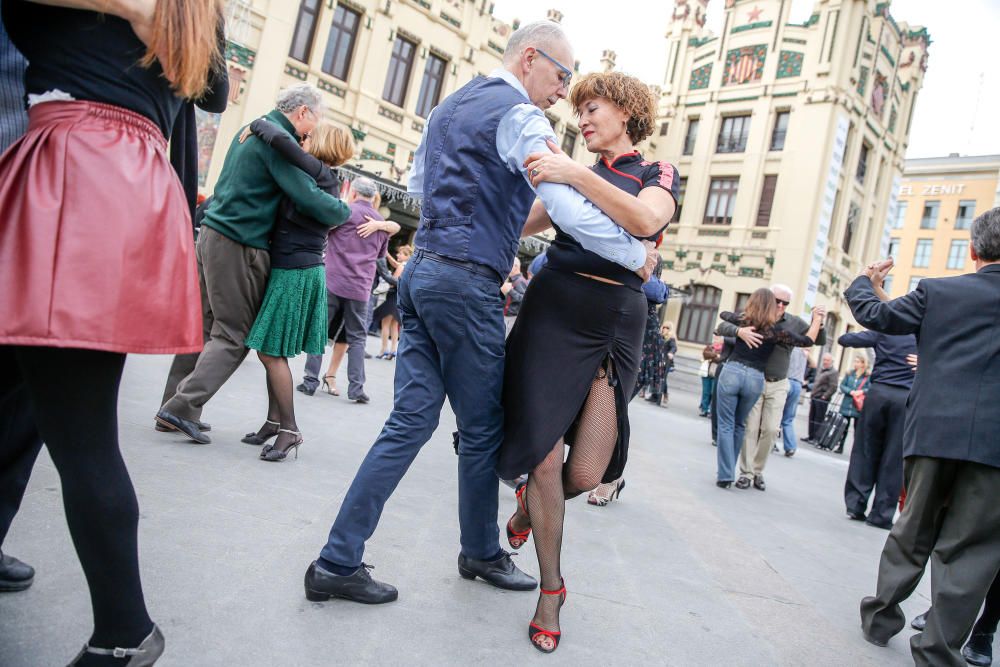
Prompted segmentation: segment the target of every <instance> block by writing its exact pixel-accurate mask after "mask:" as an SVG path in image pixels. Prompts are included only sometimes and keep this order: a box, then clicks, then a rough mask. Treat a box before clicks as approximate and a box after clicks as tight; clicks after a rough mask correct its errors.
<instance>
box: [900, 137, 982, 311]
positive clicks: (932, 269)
mask: <svg viewBox="0 0 1000 667" xmlns="http://www.w3.org/2000/svg"><path fill="white" fill-rule="evenodd" d="M994 206H1000V155H974V156H962V157H959V156H958V155H950V156H948V157H940V158H924V159H919V160H907V161H906V166H905V167H904V169H903V181H902V186H901V187H900V190H899V202H898V204H897V206H896V217H895V219H894V224H893V225H892V229H891V230H890V237H889V249H888V254H889V255H891V256H892V257H893V258H894V259H895V260H896V265H895V267H894V268H893V270H892V272H891V273H890V274H889V278H888V282H889V285H888V287H887V289H886V291H887V292H888V293H889V295H890V296H892V297H897V296H902V295H903V294H906V293H907V292H909V291H910V290H912V289H913V288H915V287H916V286H917V283H918V282H919V281H920V279H921V278H939V277H942V276H954V275H958V274H961V273H971V272H972V271H975V265H974V264H973V262H972V260H971V259H969V226H970V225H971V224H972V220H973V219H974V218H975V217H976V216H977V215H980V214H982V213H985V212H986V211H988V210H989V209H991V208H993V207H994Z"/></svg>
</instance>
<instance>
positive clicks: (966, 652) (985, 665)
mask: <svg viewBox="0 0 1000 667" xmlns="http://www.w3.org/2000/svg"><path fill="white" fill-rule="evenodd" d="M962 657H963V658H965V661H966V662H967V663H969V664H970V665H975V666H976V667H989V666H990V665H992V664H993V633H992V632H991V633H989V634H987V633H985V632H973V633H972V636H971V637H969V643H967V644H966V645H965V646H963V647H962Z"/></svg>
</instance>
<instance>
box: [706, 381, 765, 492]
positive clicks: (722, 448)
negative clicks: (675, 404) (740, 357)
mask: <svg viewBox="0 0 1000 667" xmlns="http://www.w3.org/2000/svg"><path fill="white" fill-rule="evenodd" d="M716 391H717V392H718V395H717V397H716V409H717V412H718V417H719V437H718V450H717V451H716V456H717V457H718V458H717V462H718V472H717V475H716V479H717V480H719V481H720V482H732V481H734V480H735V475H736V471H735V467H736V457H737V456H739V453H740V447H741V446H742V445H743V434H744V432H745V431H746V426H747V415H749V414H750V410H752V409H753V406H754V403H756V402H757V399H758V398H760V395H761V393H763V391H764V374H763V373H761V372H760V371H758V370H756V369H754V368H750V367H749V366H744V365H743V364H741V363H739V362H738V361H728V362H726V365H725V366H724V367H723V369H722V373H720V374H719V383H718V385H717V386H716Z"/></svg>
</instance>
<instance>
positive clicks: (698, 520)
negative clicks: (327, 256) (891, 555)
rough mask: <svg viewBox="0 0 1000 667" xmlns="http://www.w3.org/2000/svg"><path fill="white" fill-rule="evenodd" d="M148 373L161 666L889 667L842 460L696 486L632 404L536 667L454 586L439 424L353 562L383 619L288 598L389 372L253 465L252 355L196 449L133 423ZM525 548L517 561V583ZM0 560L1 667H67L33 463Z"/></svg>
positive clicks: (154, 375) (130, 393)
mask: <svg viewBox="0 0 1000 667" xmlns="http://www.w3.org/2000/svg"><path fill="white" fill-rule="evenodd" d="M374 345H376V342H375V341H369V347H372V346H374ZM169 362H170V359H169V358H166V357H140V356H132V357H130V358H129V360H128V363H127V365H126V369H125V379H124V383H123V386H122V391H121V404H120V417H121V441H122V446H123V450H124V453H125V458H126V460H127V462H128V465H129V468H130V470H131V473H132V477H133V480H134V482H135V486H136V489H137V491H138V494H139V504H140V508H141V513H142V514H141V517H142V518H141V521H140V524H139V543H140V550H141V565H142V573H143V584H144V588H145V591H146V597H147V601H148V604H149V608H150V613H151V615H152V617H153V619H154V620H155V621H156V622H157V623H159V625H160V627H161V628H162V629H163V632H164V634H165V635H166V638H167V652H166V654H165V655H164V657H163V659H162V660H161V661H160V662H159V663H158V664H160V665H164V666H165V667H169V666H170V665H184V666H199V667H200V666H203V665H204V666H210V665H211V666H214V665H237V664H238V665H246V666H258V665H260V666H265V665H267V666H270V665H296V666H300V665H301V666H308V665H334V664H347V665H357V664H371V665H428V664H436V665H441V664H445V665H459V664H461V665H467V664H490V665H494V664H505V663H515V664H516V663H520V662H521V661H528V663H530V664H535V663H536V661H537V662H538V664H541V661H544V663H545V664H548V665H553V664H583V663H587V662H600V663H617V664H623V665H637V664H654V665H716V664H721V663H726V664H732V665H754V666H759V665H811V666H818V665H831V666H832V665H837V666H843V665H852V666H854V665H908V664H911V660H910V657H909V646H908V643H907V638H908V637H909V635H910V634H911V632H910V630H909V629H907V630H906V631H904V632H903V633H901V634H900V635H899V636H897V637H896V638H895V639H893V640H892V641H891V642H890V644H889V646H888V648H883V649H879V648H876V647H874V646H871V645H869V644H867V643H866V642H865V641H864V640H863V639H862V637H861V632H860V629H859V621H858V602H859V601H860V599H861V597H862V596H864V595H867V594H870V593H871V592H872V591H873V590H874V585H875V574H876V566H877V563H878V556H879V552H880V550H881V547H882V544H883V542H884V540H885V537H886V533H885V532H884V531H881V530H878V529H875V528H870V527H868V526H865V525H864V524H859V523H856V522H853V521H849V520H847V519H846V518H845V516H844V510H843V502H842V500H841V498H842V489H843V481H844V475H845V472H846V469H847V463H846V456H836V455H832V454H827V453H821V452H818V451H816V450H814V449H812V448H808V447H807V448H806V449H804V450H800V453H799V454H798V455H797V456H795V457H794V458H791V459H787V458H785V457H783V456H778V455H775V456H773V457H772V459H771V461H770V463H769V466H768V469H767V481H768V490H767V491H766V492H765V493H761V492H759V491H756V490H753V489H749V490H746V491H737V490H728V491H723V490H720V489H717V488H716V487H715V485H714V473H715V450H714V449H713V448H712V446H711V444H710V440H709V437H708V432H709V425H708V421H707V420H705V419H700V418H699V417H698V416H697V408H696V402H697V398H698V397H697V396H695V395H693V394H691V393H687V392H686V391H685V390H684V389H683V388H680V387H678V388H676V389H675V391H674V392H673V394H672V395H671V402H670V407H669V408H668V409H661V408H658V407H654V406H652V405H650V404H649V403H646V402H643V401H636V402H634V403H633V405H632V411H631V414H632V445H631V459H630V461H629V467H628V469H627V471H626V472H627V475H626V478H627V481H628V486H627V488H626V489H625V491H624V494H623V497H622V499H621V501H620V502H618V501H616V502H614V503H612V504H611V505H609V506H608V507H606V508H596V507H591V506H588V505H587V504H586V502H585V500H584V498H579V499H576V500H574V501H572V502H571V503H570V506H569V507H568V508H567V526H566V537H565V542H564V572H565V576H566V584H567V587H568V589H569V597H568V600H567V604H566V606H565V607H564V608H563V613H562V629H563V632H564V640H563V643H562V645H561V646H560V647H559V650H558V651H557V652H556V653H555V654H554V655H551V656H543V655H542V654H540V653H537V652H536V651H534V650H533V649H532V648H531V647H530V646H529V644H528V640H527V632H526V628H527V624H528V621H529V620H530V618H531V615H532V612H533V609H534V603H535V594H534V593H512V592H506V591H500V590H497V589H493V588H491V587H489V586H487V585H485V584H483V583H482V582H479V581H477V582H475V583H471V582H467V581H464V580H462V579H461V578H460V577H459V576H458V574H457V572H456V565H455V560H456V557H457V555H458V532H457V531H458V527H457V518H456V497H457V486H456V473H455V469H456V460H455V455H454V453H453V452H452V447H451V431H452V430H453V427H454V417H453V415H452V414H451V413H450V412H448V411H447V410H446V412H445V414H444V415H442V420H441V426H440V428H439V429H438V431H437V433H436V434H435V436H434V438H433V439H432V440H431V442H430V443H429V444H428V446H427V447H426V448H425V451H423V452H422V453H421V455H420V456H419V457H418V458H417V460H416V462H415V463H414V464H413V466H412V468H411V469H410V471H409V474H408V475H407V476H406V477H405V478H404V479H403V481H402V483H401V484H400V486H399V488H398V489H397V491H396V493H395V495H394V496H393V498H392V499H391V500H390V502H389V504H388V506H387V508H386V512H385V514H384V516H383V520H382V524H381V526H380V527H379V530H378V531H377V532H376V534H375V536H374V538H373V539H372V540H371V542H370V543H369V545H368V550H367V552H366V555H365V559H366V562H369V563H374V564H375V565H376V566H377V569H376V570H375V571H374V575H375V576H376V577H380V578H384V579H385V580H387V581H389V582H391V583H393V584H395V585H396V586H398V588H399V589H400V598H399V601H398V602H395V603H392V604H389V605H386V606H382V607H368V606H364V605H358V604H354V603H349V602H343V601H339V602H338V601H332V602H328V603H323V604H318V603H310V602H307V601H306V600H305V598H304V597H303V593H302V576H303V573H304V572H305V569H306V566H307V565H308V564H309V562H310V561H311V560H312V559H313V558H315V557H316V555H317V553H318V551H319V548H320V547H321V546H322V544H323V543H324V541H325V538H326V534H327V531H328V529H329V526H330V523H331V521H332V520H333V518H334V516H335V515H336V512H337V509H338V508H339V505H340V502H341V499H342V498H343V495H344V493H345V491H346V489H347V486H348V484H349V483H350V481H351V478H352V476H353V474H354V472H355V470H356V469H357V466H358V464H359V462H360V460H361V459H362V457H363V456H364V455H365V452H366V451H367V449H368V446H369V445H370V444H371V442H372V441H373V439H374V438H375V436H376V435H377V434H378V432H379V429H380V427H381V425H382V422H383V420H384V418H385V416H386V415H387V414H388V411H389V409H390V405H391V387H392V369H393V363H392V362H386V361H378V360H371V361H369V362H368V376H369V380H368V386H367V389H368V393H369V394H370V395H371V396H372V402H371V403H370V404H369V405H356V404H353V403H350V402H348V401H347V399H346V398H345V397H344V396H341V397H333V396H328V395H320V394H317V395H316V396H315V397H313V398H307V397H304V396H301V395H299V394H297V395H296V399H297V406H296V407H297V409H298V413H299V423H300V425H301V427H302V430H303V433H304V436H305V444H304V445H303V446H302V448H301V453H300V456H299V459H298V460H289V461H287V462H285V463H282V464H268V463H263V462H261V461H259V460H258V459H257V452H258V448H256V447H251V446H248V445H244V444H242V443H240V442H239V439H240V437H241V436H242V435H243V434H244V433H246V432H248V431H251V430H254V429H256V428H257V426H259V424H260V422H261V420H262V418H263V417H264V411H265V408H266V400H265V391H264V372H263V368H262V366H261V365H260V364H259V363H258V362H257V361H256V359H254V358H253V357H251V358H248V360H247V362H246V363H244V365H243V366H242V367H241V368H240V369H239V370H238V371H237V373H236V374H235V375H234V376H233V378H232V379H231V380H230V382H229V383H228V384H227V385H226V386H225V387H224V388H223V390H222V391H221V392H220V393H219V394H218V395H217V396H216V397H215V398H214V399H213V400H212V401H211V402H210V403H209V405H208V406H207V408H206V410H205V414H204V418H205V420H206V421H209V422H211V423H212V425H213V431H212V433H211V436H212V439H213V443H212V444H211V445H207V446H197V445H193V444H189V443H187V442H186V441H185V440H184V439H183V437H182V436H179V435H173V434H163V433H158V432H155V431H154V430H153V428H152V427H153V420H152V417H153V414H154V412H155V411H156V409H157V407H158V403H157V401H158V400H159V397H160V394H161V391H162V382H163V380H164V379H165V377H166V374H167V368H168V366H169ZM302 363H303V358H301V357H300V358H299V359H297V360H294V363H293V371H295V372H298V371H299V370H300V369H301V366H302ZM344 370H346V369H344ZM341 375H342V376H345V377H346V373H345V372H343V371H342V372H341ZM66 381H71V382H85V381H86V378H53V384H52V391H55V392H58V391H59V383H60V382H66ZM341 389H342V390H343V389H344V387H341ZM344 394H346V392H344ZM800 412H802V413H803V414H804V413H805V412H806V411H805V410H801V411H800ZM799 430H800V435H801V434H803V433H804V422H803V420H802V416H800V426H799ZM500 494H501V513H500V516H499V517H498V521H499V522H500V525H501V526H502V525H503V523H504V522H505V521H506V519H507V516H508V514H509V513H510V512H511V511H512V510H513V508H514V501H513V495H512V493H511V492H510V490H509V489H507V488H506V487H503V486H501V488H500ZM532 544H533V543H531V542H529V545H528V546H526V547H525V548H524V549H522V551H521V553H520V554H519V555H518V557H517V559H516V562H517V563H519V564H520V566H522V567H523V568H524V569H526V570H528V571H529V572H531V573H533V574H535V573H537V570H538V567H537V562H536V561H535V555H534V550H533V546H532ZM5 548H6V550H7V552H8V553H10V554H12V555H16V556H18V557H20V558H22V559H24V560H25V561H27V562H29V563H31V564H33V565H34V566H35V567H36V568H37V571H38V573H37V576H36V579H35V584H34V586H33V587H32V588H31V589H30V590H28V591H26V592H24V593H15V594H5V595H2V596H0V619H2V622H0V665H3V666H5V667H20V666H31V667H35V666H37V665H42V666H48V665H60V664H65V663H66V661H68V659H69V658H71V657H72V656H73V655H74V654H75V652H76V651H77V650H78V649H79V647H80V645H81V644H82V643H83V642H84V640H85V639H86V637H87V636H88V634H89V631H90V627H91V619H90V605H89V599H88V597H87V594H86V586H85V582H84V578H83V575H82V571H81V570H80V567H79V564H78V562H77V560H76V556H75V554H74V552H73V549H72V545H71V543H70V541H69V535H68V531H67V529H66V523H65V519H64V515H63V509H62V503H61V497H60V492H59V483H58V477H57V475H56V474H55V471H54V469H53V467H52V465H51V462H50V461H49V459H48V458H47V456H46V455H45V454H44V453H43V455H42V457H41V458H40V459H39V462H38V465H37V466H36V469H35V473H34V476H33V478H32V481H31V486H30V487H29V492H28V495H27V497H26V498H25V501H24V505H23V507H22V510H21V513H20V515H19V516H18V517H17V519H16V520H15V522H14V525H13V528H12V530H11V533H10V535H9V537H8V539H7V543H6V545H5ZM928 595H929V583H928V582H926V581H925V582H924V583H922V584H921V586H920V587H919V588H918V589H917V592H916V593H915V594H914V596H913V597H912V598H911V599H910V600H909V601H907V602H906V603H905V604H904V609H905V611H906V612H907V615H908V617H912V616H915V615H916V614H918V613H920V612H922V611H923V610H924V609H925V608H926V607H927V605H928Z"/></svg>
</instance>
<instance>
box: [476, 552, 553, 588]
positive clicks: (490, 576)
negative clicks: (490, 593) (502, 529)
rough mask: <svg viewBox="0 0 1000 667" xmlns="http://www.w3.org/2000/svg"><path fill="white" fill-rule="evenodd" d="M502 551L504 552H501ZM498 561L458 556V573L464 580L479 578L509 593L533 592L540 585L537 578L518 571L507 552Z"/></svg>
mask: <svg viewBox="0 0 1000 667" xmlns="http://www.w3.org/2000/svg"><path fill="white" fill-rule="evenodd" d="M501 551H502V550H501ZM502 553H503V555H502V556H500V558H497V559H496V560H488V561H487V560H476V559H475V558H467V557H466V556H465V554H458V573H459V574H460V575H462V578H463V579H475V578H476V577H479V578H480V579H482V580H483V581H485V582H486V583H488V584H492V585H494V586H496V587H497V588H503V589H506V590H508V591H533V590H535V587H536V586H537V585H538V582H537V581H535V578H534V577H532V576H531V575H530V574H525V573H524V572H521V571H520V570H519V569H517V566H516V565H514V561H513V560H511V558H510V554H509V553H507V552H506V551H503V552H502Z"/></svg>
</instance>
